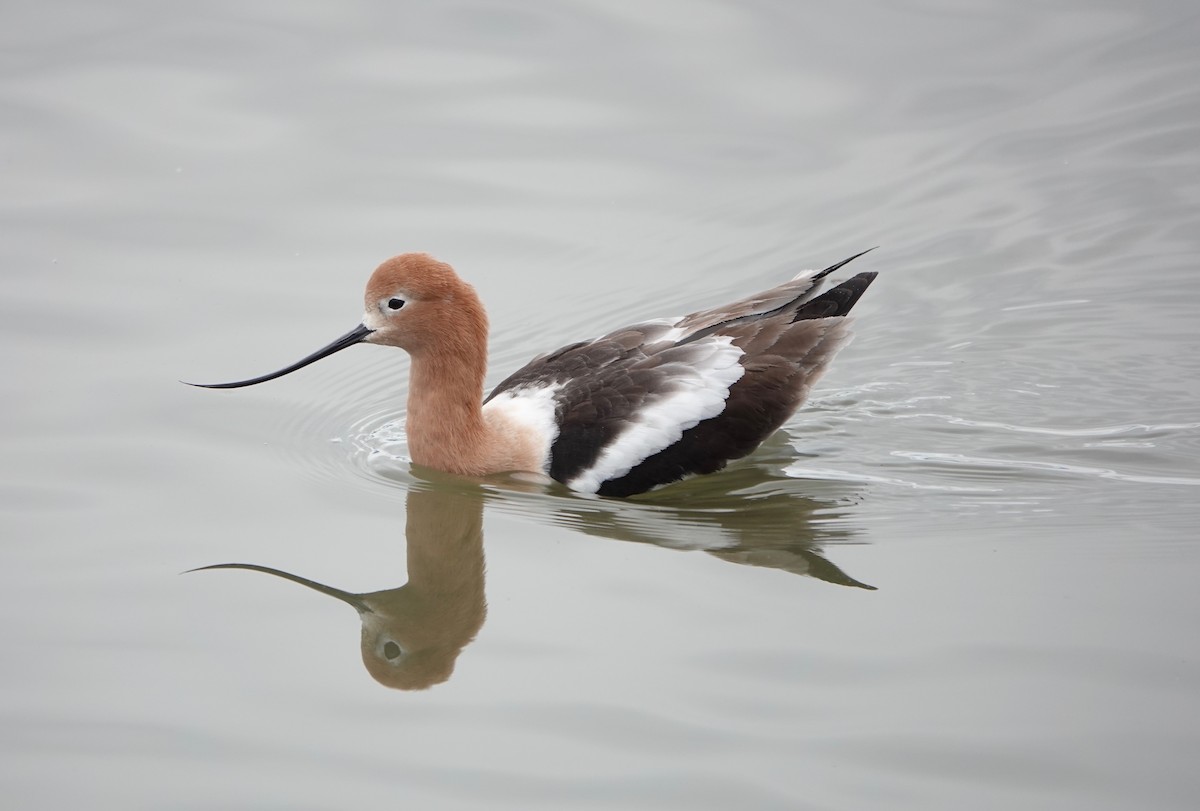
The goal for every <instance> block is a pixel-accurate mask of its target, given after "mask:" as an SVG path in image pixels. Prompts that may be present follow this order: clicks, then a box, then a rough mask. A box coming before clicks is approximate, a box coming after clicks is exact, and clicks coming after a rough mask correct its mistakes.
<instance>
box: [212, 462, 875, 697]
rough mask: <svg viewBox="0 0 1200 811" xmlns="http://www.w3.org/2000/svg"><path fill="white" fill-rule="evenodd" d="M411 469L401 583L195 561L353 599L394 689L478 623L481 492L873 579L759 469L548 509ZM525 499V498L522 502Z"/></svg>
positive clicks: (453, 649)
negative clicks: (655, 493) (345, 580)
mask: <svg viewBox="0 0 1200 811" xmlns="http://www.w3.org/2000/svg"><path fill="white" fill-rule="evenodd" d="M414 472H416V471H414ZM420 475H422V476H427V477H428V478H423V479H416V480H410V483H409V488H408V496H407V508H408V520H407V525H406V528H405V537H406V539H407V542H408V549H407V556H408V582H407V583H406V584H404V585H403V586H400V587H399V588H393V589H385V590H383V591H374V592H369V593H366V594H356V593H352V592H348V591H342V590H341V589H337V588H334V587H332V586H326V585H324V584H322V583H318V582H316V581H313V580H309V579H308V578H304V577H300V576H298V575H294V574H291V573H289V572H284V571H280V570H279V569H272V568H270V567H267V566H259V565H255V564H249V563H222V564H216V565H213V566H204V567H201V568H200V569H195V570H193V571H202V570H208V569H247V570H251V571H257V572H264V573H266V574H271V575H275V576H277V577H282V578H284V579H286V580H290V581H292V582H293V583H299V584H300V585H303V586H307V587H308V588H311V589H313V590H315V591H318V592H320V593H322V594H327V595H329V596H331V597H334V598H336V599H338V600H341V601H342V602H344V603H347V604H348V605H350V606H353V607H354V609H355V610H357V611H358V613H359V617H360V619H361V620H362V659H363V664H364V665H365V666H366V668H367V670H368V671H369V672H370V674H371V675H372V676H373V677H374V678H375V679H376V680H377V681H378V682H379V683H380V684H383V685H385V686H387V687H392V688H397V689H401V690H419V689H424V688H427V687H431V686H433V685H435V684H439V683H441V682H444V681H446V680H447V679H449V678H450V675H451V674H452V673H453V672H454V667H455V663H456V662H457V660H458V656H459V654H460V653H461V652H462V651H463V649H464V648H465V647H466V646H467V645H468V644H469V643H470V642H471V641H472V640H473V639H474V638H475V635H476V634H477V633H479V629H480V628H481V627H482V626H483V622H484V618H485V616H486V615H487V602H486V598H485V596H484V554H483V506H484V502H485V501H487V502H490V504H491V506H493V507H496V508H499V509H501V510H504V511H511V510H514V509H517V510H519V511H520V513H521V514H522V515H523V516H525V517H530V516H532V515H539V514H540V515H543V516H546V517H548V520H550V521H551V522H553V523H556V524H559V525H561V526H566V527H570V528H572V529H575V530H578V531H581V532H584V533H586V534H589V535H595V536H600V537H606V538H613V539H618V540H624V541H636V542H641V543H652V544H655V545H657V546H663V547H669V548H675V549H682V550H703V551H705V552H708V553H709V554H711V555H713V556H715V557H717V558H720V559H721V560H725V561H728V562H731V563H737V564H741V565H748V566H759V567H767V568H773V569H778V570H781V571H786V572H791V573H794V574H800V575H806V576H809V577H814V578H817V579H819V580H824V581H826V582H829V583H834V584H837V585H842V586H851V587H856V588H862V589H874V586H869V585H867V584H865V583H862V582H860V581H858V580H855V579H854V578H852V577H850V576H849V575H847V574H846V573H845V572H843V571H842V570H841V569H840V568H838V567H837V566H836V565H835V564H833V563H832V562H830V561H829V560H828V559H827V558H826V557H825V556H824V554H823V553H822V552H821V549H820V547H819V545H818V544H826V543H830V542H832V543H838V542H845V541H848V540H851V533H850V530H849V529H847V528H846V526H845V524H844V523H839V522H838V521H837V520H836V519H837V517H838V516H837V515H836V514H835V513H836V508H831V507H830V505H829V504H826V503H821V502H817V501H812V500H808V499H805V498H801V497H798V496H797V495H796V493H795V487H796V482H795V480H785V479H782V478H780V477H775V476H771V475H770V474H768V473H765V472H764V470H763V468H761V467H756V466H753V465H750V466H744V467H740V468H736V467H735V468H733V469H731V470H728V471H726V472H725V473H723V474H722V475H721V476H710V477H704V478H703V479H699V480H697V481H698V482H700V484H697V485H693V486H690V487H688V486H687V485H680V486H678V487H677V488H676V489H675V492H674V493H673V494H670V495H669V496H665V497H664V498H663V499H661V500H659V501H655V500H653V499H647V500H642V501H639V502H630V501H620V502H617V501H612V500H608V499H596V498H586V497H571V496H567V497H563V498H560V497H559V496H558V495H554V496H552V497H551V498H552V499H553V502H554V503H555V506H556V508H557V509H556V510H555V511H553V512H552V513H549V512H547V511H546V510H545V507H546V503H547V495H546V491H545V489H544V488H542V487H537V488H532V489H531V488H528V487H526V488H525V490H526V492H524V493H522V492H521V487H520V483H519V482H517V481H512V480H510V481H507V482H504V483H503V485H502V486H496V483H495V482H494V481H492V482H487V483H471V482H466V481H464V480H462V479H453V478H451V477H448V476H444V475H442V474H437V473H433V472H422V473H421V474H420ZM685 488H686V489H685ZM524 498H531V499H533V500H534V502H533V504H528V503H527V504H524V505H523V504H522V503H521V502H522V499H524ZM525 507H530V508H531V509H525ZM538 508H540V510H541V512H540V513H539V512H538Z"/></svg>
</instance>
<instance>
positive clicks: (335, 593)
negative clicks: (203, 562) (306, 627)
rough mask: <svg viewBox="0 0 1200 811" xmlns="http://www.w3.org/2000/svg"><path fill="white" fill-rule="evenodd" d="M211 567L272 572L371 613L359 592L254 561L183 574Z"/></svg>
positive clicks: (219, 565) (221, 564)
mask: <svg viewBox="0 0 1200 811" xmlns="http://www.w3.org/2000/svg"><path fill="white" fill-rule="evenodd" d="M211 569H245V570H247V571H251V572H263V573H264V574H273V575H275V576H276V577H282V578H283V579H284V580H291V581H292V582H293V583H299V584H300V585H302V586H307V587H308V588H310V589H312V590H313V591H319V592H321V593H322V594H328V595H329V596H330V597H336V598H337V599H339V600H341V601H342V602H343V603H348V604H349V605H351V606H352V607H353V608H354V609H355V610H357V611H358V613H360V614H372V613H374V612H373V611H372V610H371V607H370V606H368V605H367V604H366V602H365V601H364V600H363V598H362V595H361V594H354V593H353V592H349V591H342V590H341V589H335V588H334V587H333V586H326V585H325V584H324V583H318V582H317V581H315V580H309V579H308V578H307V577H301V576H300V575H298V574H291V573H290V572H284V571H281V570H279V569H272V568H271V567H270V566H258V565H257V564H254V563H215V564H213V565H212V566H201V567H199V568H197V569H188V570H187V571H186V572H184V574H190V573H191V572H204V571H209V570H211Z"/></svg>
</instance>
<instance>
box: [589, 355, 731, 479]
mask: <svg viewBox="0 0 1200 811" xmlns="http://www.w3.org/2000/svg"><path fill="white" fill-rule="evenodd" d="M694 347H695V348H696V349H697V350H698V351H699V352H700V354H699V355H698V356H696V357H694V358H689V359H688V360H689V362H688V363H672V364H665V365H663V366H662V367H660V368H661V370H662V371H663V372H664V373H666V374H667V375H668V378H667V380H666V381H664V388H665V389H667V390H668V391H670V393H669V394H664V395H663V396H661V397H658V398H655V399H653V400H651V401H650V402H649V403H648V404H647V405H646V406H645V407H644V408H642V409H641V410H639V411H637V412H636V413H634V414H631V415H630V416H629V425H628V426H627V427H626V428H625V430H623V431H622V432H621V433H620V434H618V435H617V438H616V439H615V440H613V442H612V443H610V444H609V445H608V446H606V447H605V448H604V450H602V451H601V452H600V456H599V457H598V458H597V459H596V463H595V464H594V465H592V467H590V468H588V469H587V470H584V471H583V472H581V473H579V474H578V475H577V476H575V477H574V478H573V479H571V480H570V481H569V482H567V486H568V487H570V488H571V489H572V490H578V491H580V492H583V493H594V492H596V491H597V490H599V489H600V485H602V484H603V483H604V482H606V481H609V480H610V479H619V478H621V477H622V476H624V475H625V474H626V473H628V472H629V471H630V470H632V469H633V468H634V467H635V466H636V465H638V464H639V463H641V462H642V461H643V460H645V459H647V458H649V457H651V456H653V455H654V454H656V453H658V452H659V451H661V450H664V449H665V448H668V447H670V446H671V445H673V444H675V443H676V442H678V441H679V438H680V437H682V436H683V432H684V431H686V430H688V429H689V428H693V427H695V426H696V424H697V423H699V422H701V421H703V420H707V419H710V418H711V417H715V416H717V415H718V414H720V413H721V412H722V411H724V410H725V401H726V400H727V399H728V398H729V387H730V386H732V385H733V384H734V383H736V382H737V381H738V380H740V379H741V377H742V375H743V374H745V369H743V368H742V365H741V363H739V361H740V360H741V357H742V354H743V353H742V350H741V349H739V348H738V347H736V346H734V345H733V339H732V338H730V337H729V336H727V335H713V336H710V337H707V338H704V339H702V340H699V341H696V342H695V344H694Z"/></svg>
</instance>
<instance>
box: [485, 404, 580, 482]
mask: <svg viewBox="0 0 1200 811" xmlns="http://www.w3.org/2000/svg"><path fill="white" fill-rule="evenodd" d="M561 388H562V384H554V385H542V386H521V387H519V388H516V389H509V390H508V391H502V392H500V393H499V394H497V395H496V396H495V397H493V398H492V399H491V400H489V401H488V402H487V404H486V405H484V407H483V414H484V418H485V419H487V418H488V417H489V415H492V416H498V417H499V418H500V419H501V420H502V421H504V422H506V423H508V424H510V425H516V426H518V427H519V428H520V429H522V433H523V434H524V436H526V437H528V438H530V439H531V440H532V441H533V442H534V443H536V445H537V450H538V457H539V458H540V459H541V460H542V462H541V465H542V473H545V474H547V475H549V471H550V446H551V445H553V444H554V440H555V439H557V438H558V420H557V419H555V414H554V409H555V403H554V395H555V394H556V393H557V392H558V390H559V389H561Z"/></svg>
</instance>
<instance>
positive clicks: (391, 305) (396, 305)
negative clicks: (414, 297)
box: [387, 298, 404, 311]
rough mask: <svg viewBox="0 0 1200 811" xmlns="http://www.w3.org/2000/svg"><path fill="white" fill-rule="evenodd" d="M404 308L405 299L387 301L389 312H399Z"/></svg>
mask: <svg viewBox="0 0 1200 811" xmlns="http://www.w3.org/2000/svg"><path fill="white" fill-rule="evenodd" d="M403 306H404V299H402V298H390V299H388V300H387V308H388V309H389V310H392V311H395V310H399V309H400V308H401V307H403Z"/></svg>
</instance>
